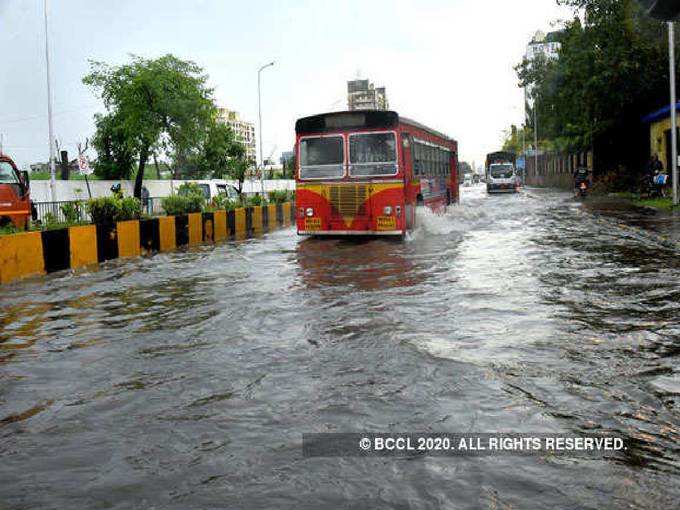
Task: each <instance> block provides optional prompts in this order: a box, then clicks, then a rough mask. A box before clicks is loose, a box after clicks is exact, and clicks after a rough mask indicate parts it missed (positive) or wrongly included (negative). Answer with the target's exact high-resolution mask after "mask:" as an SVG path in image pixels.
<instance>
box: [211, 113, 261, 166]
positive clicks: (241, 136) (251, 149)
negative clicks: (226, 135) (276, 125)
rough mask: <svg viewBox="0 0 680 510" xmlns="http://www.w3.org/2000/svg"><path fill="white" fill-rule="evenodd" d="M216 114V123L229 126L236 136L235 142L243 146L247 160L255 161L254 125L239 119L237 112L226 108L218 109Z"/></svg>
mask: <svg viewBox="0 0 680 510" xmlns="http://www.w3.org/2000/svg"><path fill="white" fill-rule="evenodd" d="M218 112H219V113H218V116H217V119H218V121H220V122H223V123H224V124H226V125H227V126H229V127H230V128H231V129H232V131H233V132H234V134H235V135H236V140H238V141H239V142H241V143H242V144H243V145H244V146H245V148H246V157H247V158H248V159H253V160H254V159H256V156H257V147H256V145H255V124H254V123H252V122H248V121H247V120H243V119H241V116H240V115H239V113H238V112H236V111H234V110H229V109H228V108H218Z"/></svg>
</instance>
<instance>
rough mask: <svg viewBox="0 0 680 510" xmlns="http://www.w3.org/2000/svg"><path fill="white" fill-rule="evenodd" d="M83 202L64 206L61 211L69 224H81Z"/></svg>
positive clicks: (68, 203) (67, 203)
mask: <svg viewBox="0 0 680 510" xmlns="http://www.w3.org/2000/svg"><path fill="white" fill-rule="evenodd" d="M82 205H83V204H82V202H80V200H77V201H75V202H66V203H65V204H62V205H61V207H60V209H61V212H62V214H63V215H64V218H65V219H66V223H67V224H73V223H80V221H81V208H82Z"/></svg>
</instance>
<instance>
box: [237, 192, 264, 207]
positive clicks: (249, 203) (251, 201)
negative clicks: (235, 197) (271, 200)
mask: <svg viewBox="0 0 680 510" xmlns="http://www.w3.org/2000/svg"><path fill="white" fill-rule="evenodd" d="M243 197H244V196H243V195H242V196H241V202H242V203H243V206H244V207H256V206H258V205H266V204H267V201H266V200H265V199H264V197H262V195H260V194H259V193H258V194H257V195H251V196H249V197H245V198H243Z"/></svg>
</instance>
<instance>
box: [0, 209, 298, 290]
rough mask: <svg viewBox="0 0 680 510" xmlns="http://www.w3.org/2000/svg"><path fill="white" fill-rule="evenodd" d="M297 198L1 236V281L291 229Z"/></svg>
mask: <svg viewBox="0 0 680 510" xmlns="http://www.w3.org/2000/svg"><path fill="white" fill-rule="evenodd" d="M294 221H295V207H294V204H293V203H292V202H285V203H278V204H270V205H264V206H252V207H241V208H237V209H232V210H230V211H226V210H217V211H212V212H203V213H200V212H199V213H189V214H182V215H177V216H159V217H154V218H142V219H138V220H128V221H119V222H116V223H110V224H89V225H77V226H70V227H64V228H59V229H54V230H44V231H42V232H21V233H17V234H7V235H1V236H0V283H3V284H4V283H9V282H12V281H15V280H19V279H22V278H26V277H29V276H36V275H44V274H47V273H53V272H56V271H63V270H66V269H73V270H76V269H80V268H84V267H92V266H95V265H97V264H99V263H101V262H105V261H107V260H112V259H116V258H129V257H139V256H141V255H151V254H154V253H159V252H168V251H173V250H175V249H177V248H181V247H185V246H188V247H192V246H198V245H200V244H207V243H219V242H222V241H227V240H241V239H245V238H248V237H252V236H256V235H260V234H262V233H264V232H271V231H273V230H275V229H277V228H280V227H288V226H290V225H291V224H292V223H293V222H294Z"/></svg>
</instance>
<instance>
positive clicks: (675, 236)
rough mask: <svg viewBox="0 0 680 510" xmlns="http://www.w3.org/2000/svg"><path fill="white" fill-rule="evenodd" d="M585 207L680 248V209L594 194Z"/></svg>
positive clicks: (665, 243)
mask: <svg viewBox="0 0 680 510" xmlns="http://www.w3.org/2000/svg"><path fill="white" fill-rule="evenodd" d="M584 207H585V208H587V209H588V210H590V211H592V212H593V213H595V214H601V215H603V216H608V217H613V218H616V219H618V220H620V221H621V222H622V223H623V224H625V225H627V226H629V227H631V228H633V229H638V230H640V229H641V230H643V231H644V232H646V233H647V234H648V235H651V236H652V237H653V238H654V240H655V241H657V242H659V243H661V244H664V245H668V246H669V247H673V248H680V210H678V209H676V210H674V211H670V210H664V209H657V208H654V207H649V206H645V205H639V204H636V203H635V202H633V200H631V199H629V198H624V197H620V196H613V195H608V196H597V195H592V196H590V197H588V199H587V200H586V201H585V202H584Z"/></svg>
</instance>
